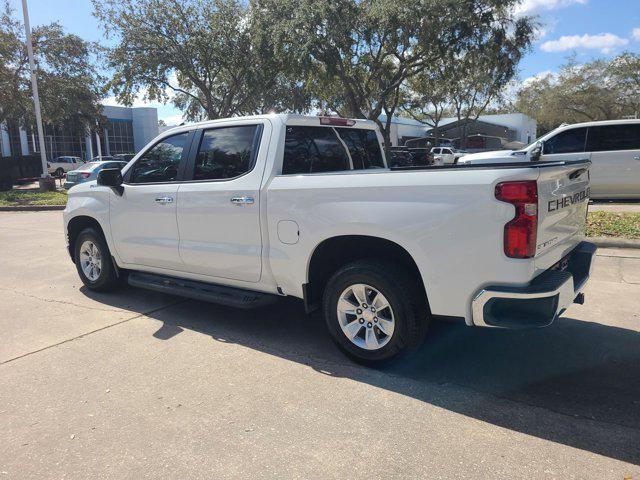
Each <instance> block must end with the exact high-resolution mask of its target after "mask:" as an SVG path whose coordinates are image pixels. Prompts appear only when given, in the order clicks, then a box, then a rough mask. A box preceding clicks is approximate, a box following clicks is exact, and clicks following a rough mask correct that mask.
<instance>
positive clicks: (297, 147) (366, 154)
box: [282, 126, 384, 175]
mask: <svg viewBox="0 0 640 480" xmlns="http://www.w3.org/2000/svg"><path fill="white" fill-rule="evenodd" d="M369 168H384V161H383V159H382V149H381V146H380V143H379V142H378V137H377V136H376V133H375V130H365V129H357V128H333V127H306V126H290V127H287V134H286V138H285V147H284V158H283V163H282V173H283V174H285V175H287V174H300V173H321V172H340V171H345V170H363V169H369Z"/></svg>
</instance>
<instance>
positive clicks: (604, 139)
mask: <svg viewBox="0 0 640 480" xmlns="http://www.w3.org/2000/svg"><path fill="white" fill-rule="evenodd" d="M613 150H640V123H629V124H623V125H603V126H600V127H589V135H587V151H588V152H606V151H613Z"/></svg>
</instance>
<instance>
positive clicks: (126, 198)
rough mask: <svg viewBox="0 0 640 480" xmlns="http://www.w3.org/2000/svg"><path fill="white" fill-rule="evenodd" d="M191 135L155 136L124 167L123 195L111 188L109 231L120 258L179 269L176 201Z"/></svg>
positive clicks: (143, 264)
mask: <svg viewBox="0 0 640 480" xmlns="http://www.w3.org/2000/svg"><path fill="white" fill-rule="evenodd" d="M191 135H192V134H191V133H189V132H184V133H180V134H177V135H172V136H170V137H166V138H164V139H162V140H160V141H159V142H157V143H156V144H155V145H154V146H153V147H151V148H150V149H149V150H147V152H146V153H144V154H143V155H142V156H141V157H140V158H138V159H137V160H136V162H135V163H134V164H133V165H132V166H131V167H130V168H128V169H127V171H126V172H125V173H124V184H123V187H124V191H123V193H122V195H117V194H116V193H115V192H111V194H110V195H111V198H110V215H109V216H110V224H111V233H112V236H113V243H114V246H115V248H116V251H117V252H118V255H119V256H120V258H121V259H122V261H123V262H124V263H126V264H130V265H138V266H147V267H156V268H166V269H172V270H182V267H183V263H182V260H181V259H180V253H179V251H178V225H177V223H176V205H177V192H178V185H179V183H178V181H179V180H180V175H181V173H180V172H181V162H182V161H183V157H184V159H185V160H186V157H187V153H188V150H189V144H190V141H191Z"/></svg>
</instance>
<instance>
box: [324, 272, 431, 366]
mask: <svg viewBox="0 0 640 480" xmlns="http://www.w3.org/2000/svg"><path fill="white" fill-rule="evenodd" d="M415 283H416V282H415V280H413V279H412V278H411V276H410V275H409V274H408V272H407V271H405V270H404V269H402V268H400V267H398V266H396V265H394V264H391V263H387V262H381V261H377V260H359V261H357V262H353V263H351V264H348V265H346V266H345V267H343V268H341V269H340V270H339V271H338V272H336V273H335V274H334V275H333V277H331V279H330V280H329V282H328V283H327V286H326V289H325V293H324V297H323V310H324V316H325V320H326V322H327V327H328V328H329V332H330V333H331V335H332V337H333V339H334V341H335V342H336V344H337V345H338V347H339V348H340V349H341V350H342V351H343V352H344V353H346V354H347V355H348V356H349V357H351V358H352V359H353V360H355V361H357V362H359V363H364V364H369V365H373V364H380V363H384V362H387V361H389V360H391V359H394V358H397V357H400V356H402V355H405V354H406V353H408V352H410V351H411V350H412V349H414V348H416V347H418V346H419V345H420V344H421V343H422V341H423V340H424V337H425V334H426V331H427V326H428V324H429V320H430V318H429V313H428V308H427V304H426V298H425V296H424V293H423V292H422V290H421V289H420V288H417V286H416V285H415Z"/></svg>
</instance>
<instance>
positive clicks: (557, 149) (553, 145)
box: [544, 128, 587, 155]
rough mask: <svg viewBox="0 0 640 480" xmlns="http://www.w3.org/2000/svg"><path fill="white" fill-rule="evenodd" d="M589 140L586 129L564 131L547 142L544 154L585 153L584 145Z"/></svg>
mask: <svg viewBox="0 0 640 480" xmlns="http://www.w3.org/2000/svg"><path fill="white" fill-rule="evenodd" d="M586 138H587V129H586V128H572V129H570V130H564V131H562V132H560V133H558V134H557V135H554V136H553V137H551V138H549V139H548V140H545V142H544V153H545V154H547V155H549V154H553V153H579V152H584V144H585V141H586Z"/></svg>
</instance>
